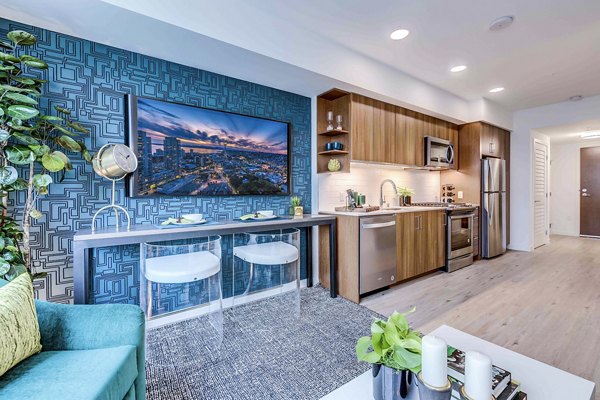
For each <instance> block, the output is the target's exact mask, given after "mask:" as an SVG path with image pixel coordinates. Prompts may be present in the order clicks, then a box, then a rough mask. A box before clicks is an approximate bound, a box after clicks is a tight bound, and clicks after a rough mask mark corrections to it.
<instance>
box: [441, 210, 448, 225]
mask: <svg viewBox="0 0 600 400" xmlns="http://www.w3.org/2000/svg"><path fill="white" fill-rule="evenodd" d="M442 223H443V224H444V226H446V225H447V224H448V219H447V218H446V214H444V213H442Z"/></svg>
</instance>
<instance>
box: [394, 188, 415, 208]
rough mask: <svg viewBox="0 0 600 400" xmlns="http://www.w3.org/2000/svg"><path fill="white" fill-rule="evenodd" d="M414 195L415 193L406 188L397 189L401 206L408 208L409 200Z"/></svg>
mask: <svg viewBox="0 0 600 400" xmlns="http://www.w3.org/2000/svg"><path fill="white" fill-rule="evenodd" d="M414 194H415V191H414V190H412V189H409V188H406V187H401V188H398V195H399V196H400V205H401V206H410V204H411V201H412V200H411V198H412V196H413V195H414Z"/></svg>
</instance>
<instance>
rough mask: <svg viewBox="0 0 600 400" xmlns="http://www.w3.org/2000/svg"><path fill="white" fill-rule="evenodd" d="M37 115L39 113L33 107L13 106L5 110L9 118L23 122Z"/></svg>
mask: <svg viewBox="0 0 600 400" xmlns="http://www.w3.org/2000/svg"><path fill="white" fill-rule="evenodd" d="M39 113H40V112H39V111H38V110H36V109H35V108H33V107H29V106H22V105H13V106H10V107H8V109H7V114H8V115H9V116H11V117H14V118H19V119H23V120H27V119H31V118H33V117H35V116H37V115H38V114H39Z"/></svg>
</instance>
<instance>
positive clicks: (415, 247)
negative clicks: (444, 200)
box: [396, 210, 446, 280]
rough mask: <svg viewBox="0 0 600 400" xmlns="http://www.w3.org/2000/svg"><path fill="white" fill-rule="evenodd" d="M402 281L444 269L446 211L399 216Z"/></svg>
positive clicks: (398, 244)
mask: <svg viewBox="0 0 600 400" xmlns="http://www.w3.org/2000/svg"><path fill="white" fill-rule="evenodd" d="M396 227H397V228H396V229H397V231H396V241H397V246H396V249H397V258H396V260H397V270H398V280H405V279H409V278H412V277H415V276H418V275H421V274H424V273H426V272H429V271H432V270H435V269H438V268H441V267H443V266H444V263H445V253H446V243H445V237H446V234H445V232H446V230H445V228H446V213H445V211H442V210H435V211H423V212H410V213H401V214H397V215H396Z"/></svg>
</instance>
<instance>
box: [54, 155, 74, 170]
mask: <svg viewBox="0 0 600 400" xmlns="http://www.w3.org/2000/svg"><path fill="white" fill-rule="evenodd" d="M52 154H54V155H55V156H56V157H58V158H60V159H61V160H62V162H63V163H64V164H65V169H66V170H67V171H70V170H72V169H73V166H72V165H71V160H69V157H67V155H66V154H65V153H63V152H62V151H58V150H57V151H54V152H52Z"/></svg>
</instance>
